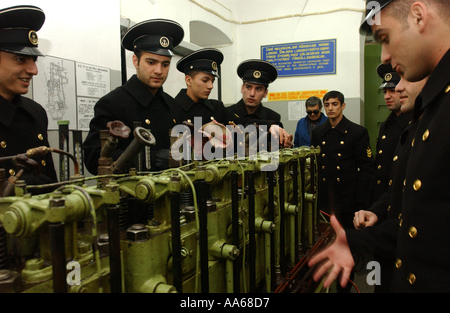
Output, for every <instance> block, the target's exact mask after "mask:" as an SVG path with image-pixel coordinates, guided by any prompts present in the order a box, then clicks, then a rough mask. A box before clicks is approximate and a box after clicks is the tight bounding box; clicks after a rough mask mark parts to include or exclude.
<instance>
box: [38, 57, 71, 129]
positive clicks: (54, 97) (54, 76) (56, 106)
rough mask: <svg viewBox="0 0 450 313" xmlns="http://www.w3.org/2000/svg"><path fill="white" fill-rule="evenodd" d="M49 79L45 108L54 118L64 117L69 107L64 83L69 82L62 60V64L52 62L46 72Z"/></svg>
mask: <svg viewBox="0 0 450 313" xmlns="http://www.w3.org/2000/svg"><path fill="white" fill-rule="evenodd" d="M44 75H45V78H46V80H47V104H46V105H45V108H46V109H47V112H48V113H50V116H51V118H52V120H55V121H58V120H62V119H64V115H65V113H66V111H67V109H68V108H69V107H68V106H67V104H66V95H65V93H64V85H67V84H69V78H68V77H67V72H66V69H65V68H64V66H63V61H61V66H60V65H59V64H56V63H53V62H52V63H50V68H49V72H46V73H44Z"/></svg>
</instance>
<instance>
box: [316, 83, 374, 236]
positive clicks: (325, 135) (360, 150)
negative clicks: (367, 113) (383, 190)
mask: <svg viewBox="0 0 450 313" xmlns="http://www.w3.org/2000/svg"><path fill="white" fill-rule="evenodd" d="M323 104H324V108H325V112H326V114H327V116H328V120H327V121H325V122H324V123H323V124H321V125H319V126H317V127H315V128H314V129H313V132H312V138H311V145H313V146H315V147H317V146H319V147H320V149H321V152H320V156H319V158H318V163H319V164H318V165H319V191H318V195H319V196H318V206H319V208H320V209H321V210H323V211H325V212H328V213H330V212H332V213H335V214H336V216H337V218H338V220H339V222H340V223H341V224H342V225H343V226H344V228H350V227H351V228H353V215H354V214H355V212H356V211H358V210H360V209H362V208H364V206H365V203H366V200H367V194H368V190H369V183H370V179H371V177H372V176H373V156H372V151H371V149H370V143H369V133H368V131H367V129H366V128H364V127H363V126H360V125H357V124H355V123H353V122H351V121H349V120H348V119H347V118H346V117H345V116H344V115H343V110H344V108H345V102H344V95H343V94H342V93H340V92H339V91H329V92H328V93H327V94H325V96H324V97H323Z"/></svg>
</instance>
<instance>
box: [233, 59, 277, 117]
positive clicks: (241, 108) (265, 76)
mask: <svg viewBox="0 0 450 313" xmlns="http://www.w3.org/2000/svg"><path fill="white" fill-rule="evenodd" d="M237 74H238V76H239V77H240V78H241V79H242V87H241V93H242V96H243V97H242V99H241V100H239V102H238V103H236V104H233V105H231V106H229V107H228V108H229V109H230V110H231V112H233V113H234V114H236V115H237V116H239V117H248V118H254V119H260V120H274V121H277V122H280V121H281V116H280V114H278V113H277V112H275V111H274V110H272V109H269V108H265V107H264V106H263V105H262V103H261V102H262V100H263V99H264V98H266V97H267V94H268V92H269V89H268V87H269V84H270V83H273V82H274V81H275V80H276V79H277V77H278V71H277V69H276V68H275V66H273V65H272V64H270V63H269V62H266V61H262V60H247V61H244V62H242V63H241V64H239V66H238V68H237Z"/></svg>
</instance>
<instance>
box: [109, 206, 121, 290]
mask: <svg viewBox="0 0 450 313" xmlns="http://www.w3.org/2000/svg"><path fill="white" fill-rule="evenodd" d="M107 219H108V238H109V268H110V278H111V282H110V285H111V293H122V264H121V261H120V259H121V257H120V227H119V226H120V209H119V206H115V205H114V206H109V207H108V208H107Z"/></svg>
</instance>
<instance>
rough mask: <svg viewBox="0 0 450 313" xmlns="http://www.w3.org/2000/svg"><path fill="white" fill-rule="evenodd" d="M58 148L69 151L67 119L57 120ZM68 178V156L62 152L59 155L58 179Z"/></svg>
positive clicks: (66, 179) (65, 179)
mask: <svg viewBox="0 0 450 313" xmlns="http://www.w3.org/2000/svg"><path fill="white" fill-rule="evenodd" d="M58 128H59V149H60V150H62V151H66V152H69V121H65V120H60V121H58ZM69 178H70V166H69V157H68V156H66V155H63V154H60V156H59V181H68V180H69Z"/></svg>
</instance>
